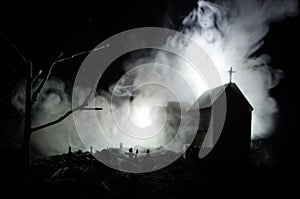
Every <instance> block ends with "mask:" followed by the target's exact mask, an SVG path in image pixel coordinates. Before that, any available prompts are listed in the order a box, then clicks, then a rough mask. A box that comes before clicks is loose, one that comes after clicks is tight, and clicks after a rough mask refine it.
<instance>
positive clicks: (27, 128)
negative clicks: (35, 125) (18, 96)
mask: <svg viewBox="0 0 300 199" xmlns="http://www.w3.org/2000/svg"><path fill="white" fill-rule="evenodd" d="M26 67H27V68H26V70H27V72H26V80H27V81H26V93H25V95H26V101H25V124H24V134H23V145H22V151H23V164H24V165H23V166H24V174H25V176H26V177H27V176H29V174H30V162H31V157H30V136H31V118H32V100H31V95H32V63H27V65H26Z"/></svg>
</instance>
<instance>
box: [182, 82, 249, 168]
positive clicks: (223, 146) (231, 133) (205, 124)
mask: <svg viewBox="0 0 300 199" xmlns="http://www.w3.org/2000/svg"><path fill="white" fill-rule="evenodd" d="M196 103H198V106H195V104H194V105H193V106H192V107H191V108H190V109H189V113H190V114H193V112H195V111H200V121H199V127H198V132H197V134H196V136H195V138H194V140H193V142H192V144H191V145H190V146H189V147H188V149H187V151H186V158H192V159H195V158H196V159H199V158H203V157H204V156H205V157H204V158H203V160H212V161H216V162H222V163H224V162H230V163H234V164H236V163H238V164H240V163H245V162H248V161H249V153H250V141H251V140H250V139H251V116H252V111H253V108H252V106H251V105H250V103H249V102H248V101H247V99H246V98H245V96H244V95H243V93H242V92H241V91H240V89H239V88H238V87H237V85H236V84H235V83H228V84H225V85H223V86H220V87H217V88H214V89H212V90H208V91H206V92H205V93H203V95H201V96H200V98H199V99H198V101H197V102H196ZM195 107H197V108H195ZM223 114H226V115H225V118H224V117H222V115H223ZM222 118H223V123H224V125H221V124H222Z"/></svg>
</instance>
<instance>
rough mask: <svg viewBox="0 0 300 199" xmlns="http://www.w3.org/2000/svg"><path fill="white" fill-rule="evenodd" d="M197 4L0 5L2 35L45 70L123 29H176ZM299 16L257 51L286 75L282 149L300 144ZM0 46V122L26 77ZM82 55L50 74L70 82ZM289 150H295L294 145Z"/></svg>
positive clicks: (0, 42) (276, 26) (279, 94)
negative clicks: (16, 85) (52, 64)
mask: <svg viewBox="0 0 300 199" xmlns="http://www.w3.org/2000/svg"><path fill="white" fill-rule="evenodd" d="M195 5H196V1H195V0H192V1H183V0H175V1H174V0H172V1H171V0H164V1H161V0H154V1H137V0H134V1H113V0H112V1H105V3H104V1H97V2H86V1H79V2H75V1H64V2H61V1H57V2H54V1H48V2H40V3H28V2H17V1H10V3H9V4H5V5H4V4H3V3H2V5H1V7H0V15H1V16H0V20H1V26H0V27H1V29H0V32H1V34H3V35H5V36H6V37H7V38H8V39H9V40H10V41H11V42H13V43H14V44H15V45H16V46H17V48H18V49H19V50H20V51H21V52H22V53H23V54H24V56H25V57H26V58H27V59H29V60H31V61H33V62H34V65H35V68H34V69H35V71H34V72H35V73H36V72H37V71H38V70H39V69H40V68H47V67H48V66H49V64H51V63H52V62H53V61H54V60H56V59H57V57H58V55H59V54H60V53H61V52H63V53H64V55H65V56H68V55H72V54H75V53H78V52H81V51H85V50H89V49H92V48H94V47H95V46H96V45H98V44H99V43H100V42H102V41H103V40H105V39H106V38H108V37H110V36H113V35H114V34H116V33H119V32H121V31H125V30H129V29H132V28H137V27H144V26H159V27H167V28H172V29H176V30H179V29H180V22H181V21H182V19H183V18H184V17H185V16H186V15H187V13H189V11H191V9H192V8H193V7H195ZM298 28H299V16H297V17H293V18H287V19H286V20H284V21H282V22H278V23H272V25H271V29H270V32H269V33H268V34H267V36H266V38H265V43H264V45H263V47H262V48H261V49H259V51H258V52H257V53H256V54H257V55H259V54H264V53H266V54H269V55H270V56H271V58H272V61H271V64H270V65H271V66H273V67H274V68H278V69H282V70H283V71H284V74H285V77H284V78H283V79H282V81H281V83H280V84H279V85H278V86H277V87H276V88H274V89H272V91H271V94H272V96H273V97H274V98H275V99H276V100H277V101H278V104H279V108H280V114H279V116H278V124H277V125H278V126H277V128H276V131H277V132H276V133H275V134H274V136H273V137H274V138H276V139H279V140H281V142H282V143H283V144H284V145H285V146H286V147H291V146H296V145H298V138H299V137H300V136H299V130H298V129H299V128H298V117H297V115H298V113H297V112H298V111H299V97H298V93H297V92H298V90H299V83H298V81H299V74H298V67H299V50H298V47H299V35H300V33H299V30H298ZM0 46H1V48H0V49H1V61H2V64H1V67H0V70H1V79H0V81H1V84H0V88H1V96H0V100H1V101H0V102H1V109H2V111H1V112H2V113H1V117H2V118H3V119H2V121H1V122H3V123H6V121H7V120H8V117H7V114H11V110H12V107H11V105H10V98H11V95H12V91H13V88H14V86H15V84H16V82H17V81H19V80H20V79H21V78H22V77H23V75H24V64H23V63H22V60H21V59H20V57H19V56H18V54H17V53H16V51H15V50H14V49H13V48H12V46H11V45H10V44H9V43H8V42H7V41H6V40H5V39H4V37H3V36H1V37H0ZM83 59H84V56H83V57H79V58H76V59H74V60H72V61H71V62H67V63H64V64H61V65H58V66H57V67H56V68H55V70H54V71H53V76H57V77H59V78H61V79H62V80H63V81H65V82H67V83H68V82H69V86H70V87H71V86H72V81H73V79H74V77H75V75H76V73H77V69H78V68H79V66H80V64H81V62H82V61H83ZM121 73H122V71H118V70H112V71H111V72H110V73H108V74H107V75H106V76H105V77H104V79H105V80H104V81H106V82H110V81H112V79H113V80H114V79H116V78H117V77H118V76H119V75H120V74H121ZM292 148H293V147H292Z"/></svg>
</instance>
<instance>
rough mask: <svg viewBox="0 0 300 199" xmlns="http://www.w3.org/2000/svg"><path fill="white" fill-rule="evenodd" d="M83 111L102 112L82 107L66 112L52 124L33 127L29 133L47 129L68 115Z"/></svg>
mask: <svg viewBox="0 0 300 199" xmlns="http://www.w3.org/2000/svg"><path fill="white" fill-rule="evenodd" d="M85 110H88V111H89V110H102V108H98V107H96V108H88V107H82V105H80V106H78V107H76V108H74V109H72V110H69V111H68V112H66V113H65V114H64V115H63V116H61V117H59V118H58V119H56V120H54V121H52V122H49V123H46V124H43V125H40V126H37V127H34V128H32V129H31V133H33V132H35V131H38V130H41V129H43V128H47V127H49V126H52V125H54V124H57V123H59V122H61V121H63V120H64V119H66V118H67V117H68V116H69V115H71V114H72V113H75V112H76V111H85Z"/></svg>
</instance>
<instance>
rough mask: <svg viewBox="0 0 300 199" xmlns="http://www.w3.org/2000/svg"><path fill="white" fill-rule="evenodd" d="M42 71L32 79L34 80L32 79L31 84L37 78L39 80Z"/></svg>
mask: <svg viewBox="0 0 300 199" xmlns="http://www.w3.org/2000/svg"><path fill="white" fill-rule="evenodd" d="M42 72H43V71H42V69H41V70H40V71H39V73H38V74H37V75H36V76H35V77H34V78H32V83H34V82H35V81H36V80H37V78H39V77H40V76H41V74H42Z"/></svg>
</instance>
